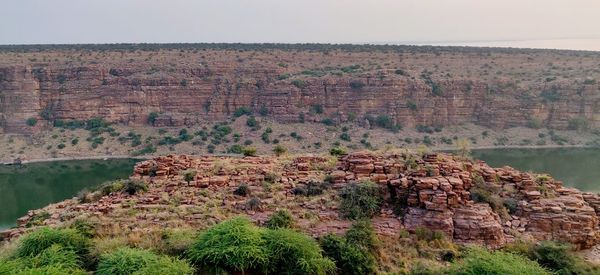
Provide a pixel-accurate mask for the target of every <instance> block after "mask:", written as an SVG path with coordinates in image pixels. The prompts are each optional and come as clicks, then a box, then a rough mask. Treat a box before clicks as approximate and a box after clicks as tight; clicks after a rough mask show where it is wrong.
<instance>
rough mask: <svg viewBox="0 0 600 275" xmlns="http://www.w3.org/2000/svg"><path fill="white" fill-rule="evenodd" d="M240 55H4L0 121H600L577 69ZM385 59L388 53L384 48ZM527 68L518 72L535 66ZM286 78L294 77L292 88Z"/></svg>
mask: <svg viewBox="0 0 600 275" xmlns="http://www.w3.org/2000/svg"><path fill="white" fill-rule="evenodd" d="M151 54H152V53H151ZM239 54H240V53H238V52H236V51H233V52H225V53H221V55H220V56H219V57H218V58H216V57H215V59H214V60H212V61H210V62H208V63H206V62H204V63H202V62H200V63H196V64H194V63H193V62H192V63H190V64H176V63H171V64H170V65H167V64H163V63H161V61H151V62H142V61H139V62H138V61H135V62H131V61H127V58H129V57H131V56H125V57H119V58H116V57H114V58H113V57H104V60H100V62H98V61H94V62H90V63H91V64H82V65H69V64H66V65H65V64H62V63H60V62H52V61H50V62H46V63H39V62H38V63H39V64H38V63H35V62H25V61H22V60H21V62H20V63H24V64H20V63H17V62H16V61H12V62H4V63H2V65H0V128H2V129H3V130H4V131H5V132H17V133H31V132H34V131H36V130H39V129H41V128H43V127H44V125H49V124H50V121H52V120H56V119H90V118H93V117H103V118H105V119H106V120H108V121H111V122H118V123H123V124H128V125H144V124H147V118H148V115H149V114H150V113H151V112H157V113H160V116H159V117H158V118H157V120H156V122H155V125H156V126H182V125H190V124H194V123H197V122H199V121H206V120H210V121H213V120H220V119H224V118H226V117H228V116H230V115H231V114H232V113H233V112H234V110H235V109H237V108H240V107H249V108H251V109H253V110H254V111H255V113H258V111H259V110H261V109H262V110H266V111H268V114H269V116H271V117H273V118H274V119H276V120H278V121H281V122H290V121H299V119H300V115H301V114H304V117H305V118H306V119H307V120H314V121H320V120H321V119H324V118H331V119H333V120H336V121H348V120H350V119H353V118H356V121H357V122H358V123H361V124H364V123H365V119H364V118H365V116H366V115H372V116H377V115H387V116H389V117H390V118H391V119H392V120H393V121H394V122H396V123H399V124H402V125H405V126H414V125H416V124H425V125H444V126H445V125H451V124H459V123H466V122H470V123H475V124H480V125H484V126H489V127H495V128H503V127H512V126H524V125H527V123H528V121H529V120H530V119H536V120H538V121H540V122H541V123H543V124H544V125H545V126H548V127H553V128H565V127H566V126H567V124H568V121H569V120H570V119H573V118H584V119H586V120H587V121H588V122H589V123H590V124H591V125H592V126H600V92H599V87H598V85H597V84H596V83H595V81H590V82H583V81H582V79H583V78H585V77H586V76H587V75H580V78H575V79H559V80H553V81H550V82H549V81H548V80H537V79H535V78H534V77H533V76H531V79H530V80H529V81H527V83H526V84H523V83H521V84H518V83H517V81H515V80H514V79H511V77H501V78H493V77H488V76H484V75H468V76H462V77H453V76H451V75H450V73H447V74H446V75H444V74H443V72H439V73H438V74H434V75H433V76H432V77H430V78H428V77H423V75H422V71H427V69H431V66H432V64H433V66H435V67H437V66H438V63H439V65H446V66H449V67H450V68H455V70H456V71H457V72H454V71H453V72H452V73H454V74H459V73H461V72H464V71H461V69H463V68H464V69H463V70H474V71H484V72H486V74H487V69H486V70H484V69H481V68H480V67H469V66H466V67H465V66H464V64H463V63H461V60H463V62H471V61H472V62H473V63H474V64H473V66H475V64H482V62H491V63H494V62H495V59H486V58H481V57H480V58H479V59H477V60H475V58H474V57H472V56H469V55H463V56H461V55H458V56H454V57H452V58H451V59H450V60H451V62H450V64H446V63H444V62H446V61H439V62H438V61H437V59H438V58H439V59H440V60H441V58H442V57H436V56H435V55H431V56H423V57H420V56H416V57H414V60H413V61H406V62H409V63H410V68H412V71H410V70H409V72H410V74H398V73H395V70H394V67H395V66H396V65H397V64H388V63H384V62H385V57H386V55H384V56H382V57H378V59H375V57H369V56H368V55H366V54H363V55H359V54H351V53H342V54H347V55H348V56H347V57H346V56H343V57H340V56H339V55H341V54H338V56H332V55H323V56H319V57H315V56H308V57H304V58H302V56H303V54H302V53H298V60H294V59H293V56H289V55H283V54H281V55H282V56H283V57H282V56H278V55H277V52H275V53H273V54H271V55H267V56H265V57H263V56H261V57H260V58H258V57H252V55H250V57H247V59H248V60H250V61H248V62H240V61H232V59H233V58H235V56H237V55H239ZM254 54H256V53H254ZM131 55H132V56H135V55H134V54H131ZM182 55H183V54H182ZM190 55H191V54H190ZM284 57H285V58H287V60H286V62H287V63H286V64H291V65H290V67H289V68H288V67H287V65H286V66H281V63H279V65H278V62H280V61H281V59H283V58H284ZM182 58H185V55H183V57H182ZM190 58H191V57H190ZM387 58H389V59H392V58H394V56H393V55H390V54H388V55H387ZM419 58H421V59H423V60H426V61H424V62H429V64H421V63H419V62H423V61H421V59H419ZM0 59H1V58H0ZM131 60H133V59H131ZM316 60H320V61H321V63H319V64H322V63H325V64H330V63H334V62H337V61H339V60H342V61H343V62H346V64H352V62H356V63H361V62H371V61H373V60H379V62H381V63H377V64H379V66H380V67H381V68H379V67H376V68H371V69H367V68H366V67H367V66H366V65H363V68H365V69H361V70H358V71H356V72H352V73H339V72H338V73H324V74H323V75H317V76H315V75H314V73H313V74H311V73H310V71H309V73H307V72H306V70H304V71H303V69H302V68H305V69H306V66H308V65H304V64H305V63H306V62H313V63H316ZM180 62H183V61H180ZM294 62H296V63H294ZM373 62H374V61H373ZM406 62H405V63H406ZM436 62H438V63H436ZM453 62H454V63H456V64H455V65H453V64H454V63H453ZM507 62H512V65H515V66H516V65H519V64H518V63H517V64H514V63H515V62H517V60H509V61H507ZM539 62H541V61H539ZM0 63H1V62H0ZM13 63H15V64H13ZM386 64H387V65H386ZM467 64H468V63H467ZM485 64H486V65H487V63H485ZM459 65H460V66H459ZM315 66H316V65H315ZM397 66H399V65H397ZM404 66H408V65H406V64H404ZM420 66H422V67H420ZM461 66H462V67H461ZM521 66H523V65H521ZM540 66H541V65H540ZM575 66H577V65H576V64H575ZM581 66H583V65H581ZM538 67H539V66H538ZM538 67H533V68H530V69H528V70H538V69H539V70H542V67H539V68H538ZM582 74H583V73H582ZM546 75H550V76H555V75H559V73H558V72H552V73H546ZM516 77H517V76H515V78H516ZM293 80H297V81H299V82H296V85H293V84H292V81H293ZM586 83H587V84H586ZM434 89H435V90H434ZM311 105H321V106H322V107H323V111H324V112H323V113H322V114H315V113H311V112H310V106H311ZM30 117H36V118H38V120H40V121H41V123H40V125H38V126H37V127H28V126H26V124H25V120H26V119H27V118H30Z"/></svg>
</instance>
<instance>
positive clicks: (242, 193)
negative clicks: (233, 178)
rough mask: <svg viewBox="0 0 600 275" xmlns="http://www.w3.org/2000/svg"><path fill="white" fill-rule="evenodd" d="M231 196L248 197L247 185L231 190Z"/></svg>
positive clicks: (243, 184)
mask: <svg viewBox="0 0 600 275" xmlns="http://www.w3.org/2000/svg"><path fill="white" fill-rule="evenodd" d="M233 194H234V195H238V196H242V197H246V196H248V195H250V187H248V185H247V184H245V183H242V184H240V186H238V187H237V188H236V189H235V190H233Z"/></svg>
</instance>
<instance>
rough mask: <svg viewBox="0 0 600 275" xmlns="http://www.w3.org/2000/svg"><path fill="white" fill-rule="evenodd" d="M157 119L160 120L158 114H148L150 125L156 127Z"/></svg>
mask: <svg viewBox="0 0 600 275" xmlns="http://www.w3.org/2000/svg"><path fill="white" fill-rule="evenodd" d="M157 118H158V113H157V112H151V113H150V114H148V124H150V125H154V122H156V119H157Z"/></svg>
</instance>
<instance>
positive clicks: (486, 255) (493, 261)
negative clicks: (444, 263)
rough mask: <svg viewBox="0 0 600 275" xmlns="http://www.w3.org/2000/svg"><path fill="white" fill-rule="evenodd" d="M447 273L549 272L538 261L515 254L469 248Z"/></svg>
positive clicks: (535, 274)
mask: <svg viewBox="0 0 600 275" xmlns="http://www.w3.org/2000/svg"><path fill="white" fill-rule="evenodd" d="M449 274H456V275H463V274H464V275H467V274H469V275H470V274H489V275H494V274H498V275H513V274H514V275H530V274H531V275H542V274H548V275H549V274H550V272H548V271H547V270H545V269H544V268H542V267H541V266H540V265H539V264H538V263H536V262H534V261H531V260H529V259H527V258H525V257H520V256H518V255H515V254H511V253H506V252H501V251H496V252H490V251H487V250H484V249H471V250H470V251H468V252H467V255H466V256H465V258H464V259H463V260H462V261H460V262H456V263H455V264H453V266H452V268H451V270H450V272H449Z"/></svg>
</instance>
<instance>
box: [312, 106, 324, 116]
mask: <svg viewBox="0 0 600 275" xmlns="http://www.w3.org/2000/svg"><path fill="white" fill-rule="evenodd" d="M310 111H311V112H312V113H315V114H322V113H323V105H320V104H313V105H310Z"/></svg>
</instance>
